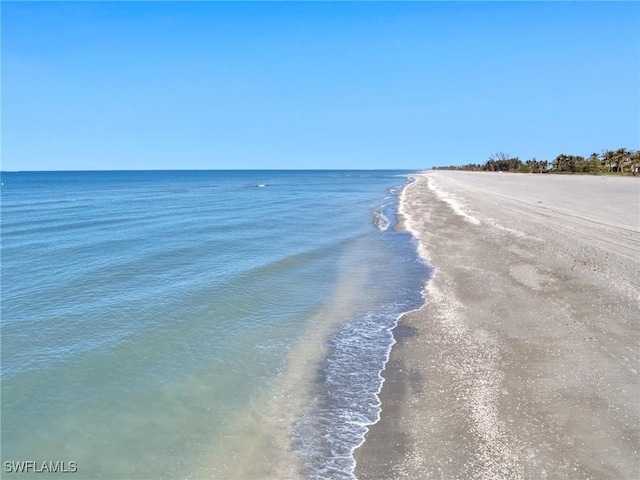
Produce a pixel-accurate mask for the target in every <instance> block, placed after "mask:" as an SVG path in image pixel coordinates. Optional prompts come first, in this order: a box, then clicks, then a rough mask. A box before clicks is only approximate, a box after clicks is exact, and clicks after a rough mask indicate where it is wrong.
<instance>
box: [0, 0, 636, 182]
mask: <svg viewBox="0 0 640 480" xmlns="http://www.w3.org/2000/svg"><path fill="white" fill-rule="evenodd" d="M1 8H2V169H3V170H92V169H99V170H110V169H174V168H177V169H191V168H194V169H226V168H257V169H260V168H408V169H421V168H427V167H430V166H436V165H449V164H462V163H469V162H474V163H475V162H477V163H481V162H484V161H485V160H486V158H487V157H488V156H489V155H490V154H492V153H495V152H498V151H504V152H507V153H510V154H511V155H514V156H519V157H520V158H521V159H523V160H526V159H529V158H531V157H534V156H535V157H537V158H538V159H548V160H551V159H553V158H554V157H555V156H556V155H557V154H559V153H571V154H580V155H585V156H586V155H589V154H590V153H592V152H594V151H595V152H600V151H601V150H602V149H617V148H620V147H626V148H631V149H638V148H640V139H639V135H640V133H639V132H640V4H639V3H637V2H632V3H613V2H602V3H599V2H598V3H587V2H561V3H551V2H532V3H529V2H497V3H485V2H447V3H440V2H357V3H356V2H333V3H324V2H304V3H297V2H260V3H253V2H240V3H233V2H229V3H222V2H175V3H174V2H139V3H136V2H69V3H60V2H44V3H33V2H7V1H3V2H2V7H1Z"/></svg>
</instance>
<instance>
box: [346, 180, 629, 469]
mask: <svg viewBox="0 0 640 480" xmlns="http://www.w3.org/2000/svg"><path fill="white" fill-rule="evenodd" d="M400 212H401V214H402V217H403V226H404V228H406V229H407V230H409V231H411V232H412V233H413V234H414V235H415V236H416V238H417V239H418V240H419V248H420V253H421V255H422V256H423V257H424V258H425V259H426V260H427V261H428V262H429V263H430V264H432V265H433V266H434V267H435V275H434V277H433V279H432V280H431V281H430V282H428V284H427V285H426V289H425V292H424V295H425V298H426V302H427V303H426V305H425V306H424V307H423V308H422V309H421V310H418V311H415V312H412V313H409V314H407V315H405V316H404V317H403V318H402V319H401V321H400V323H399V325H398V327H397V329H396V331H395V335H396V339H397V341H398V344H397V345H395V346H394V348H393V350H392V353H391V358H390V361H389V364H388V365H387V369H386V370H385V372H384V377H385V383H384V386H383V390H382V393H381V401H382V415H381V420H380V421H379V422H378V423H377V424H375V425H374V426H372V428H371V429H370V431H369V432H368V434H367V439H366V442H365V443H364V445H363V446H362V447H361V448H360V449H358V450H357V451H356V460H357V467H356V472H355V473H356V475H357V477H358V478H359V479H361V480H365V479H392V478H411V479H487V480H489V479H491V480H498V479H547V478H548V479H630V480H636V479H640V453H639V451H640V386H639V385H640V384H639V376H638V371H639V369H640V360H639V353H640V348H639V346H638V345H639V341H640V328H639V326H640V325H639V324H640V314H639V308H638V307H639V305H638V301H639V297H640V179H638V178H631V177H623V178H621V177H615V178H614V177H602V176H560V175H525V174H507V173H505V174H499V173H485V172H443V171H438V172H427V173H425V174H421V175H418V176H417V179H416V181H415V182H414V183H413V184H411V185H410V186H409V187H407V188H406V189H405V191H404V192H403V197H402V201H401V206H400Z"/></svg>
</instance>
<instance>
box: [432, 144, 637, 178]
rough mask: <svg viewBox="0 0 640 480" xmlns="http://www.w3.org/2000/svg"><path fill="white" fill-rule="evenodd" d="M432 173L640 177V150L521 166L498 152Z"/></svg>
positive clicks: (558, 159)
mask: <svg viewBox="0 0 640 480" xmlns="http://www.w3.org/2000/svg"><path fill="white" fill-rule="evenodd" d="M434 169H435V170H471V171H484V172H519V173H591V174H596V175H597V174H603V173H620V174H625V173H632V174H633V175H636V174H637V173H640V150H635V151H634V150H627V149H626V148H619V149H618V150H604V151H603V152H602V153H600V154H598V153H592V154H591V155H590V156H589V157H586V158H585V157H582V156H580V155H565V154H564V153H561V154H560V155H558V156H557V157H556V158H555V159H554V160H552V161H548V160H537V159H536V158H532V159H531V160H527V161H525V162H523V161H522V160H520V159H519V158H518V157H511V156H510V155H509V154H508V153H503V152H499V153H496V154H494V155H491V156H490V157H489V159H488V160H487V161H486V162H485V163H484V164H478V163H469V164H467V165H459V166H449V167H434Z"/></svg>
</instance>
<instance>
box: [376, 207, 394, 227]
mask: <svg viewBox="0 0 640 480" xmlns="http://www.w3.org/2000/svg"><path fill="white" fill-rule="evenodd" d="M373 224H374V225H375V226H376V228H377V229H378V230H380V231H381V232H384V231H385V230H387V229H388V228H389V225H391V222H390V221H389V219H388V218H387V217H386V215H385V214H384V213H383V212H382V209H380V210H376V211H375V212H373Z"/></svg>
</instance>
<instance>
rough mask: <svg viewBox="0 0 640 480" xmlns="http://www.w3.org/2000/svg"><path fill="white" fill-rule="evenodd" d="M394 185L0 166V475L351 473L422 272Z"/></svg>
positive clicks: (369, 179) (372, 178)
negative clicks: (52, 466)
mask: <svg viewBox="0 0 640 480" xmlns="http://www.w3.org/2000/svg"><path fill="white" fill-rule="evenodd" d="M403 173H406V172H394V171H371V172H364V171H316V172H312V171H157V172H16V173H3V174H2V183H3V186H2V331H1V334H2V337H1V341H2V345H1V346H2V351H1V355H2V357H1V359H2V410H1V419H2V462H3V468H4V473H5V475H7V476H10V475H9V473H8V472H7V466H6V463H5V462H15V461H27V460H33V461H36V462H43V461H52V462H55V461H61V462H67V463H68V462H75V464H76V465H77V470H78V471H77V473H76V474H75V478H111V479H113V478H127V479H157V478H243V479H244V478H267V477H271V478H293V477H302V478H353V474H352V471H353V466H354V463H353V457H352V455H351V454H352V451H353V449H354V448H356V447H357V446H358V445H359V444H360V443H361V442H362V439H363V434H364V432H366V425H368V424H371V423H372V422H375V421H376V419H377V416H378V413H379V407H378V403H377V397H376V393H377V392H378V390H379V388H380V385H381V379H380V376H379V371H380V369H381V368H382V367H383V365H384V362H385V361H386V358H387V355H388V352H389V348H390V346H391V344H392V343H393V337H392V335H391V333H390V329H391V328H392V327H393V326H394V324H395V322H396V320H397V317H398V315H399V314H400V313H402V312H404V311H407V310H410V309H413V308H416V307H418V306H419V305H420V304H421V303H422V298H421V297H420V289H421V285H422V283H423V281H424V279H425V277H426V275H427V272H426V267H425V266H424V265H423V264H421V263H420V262H419V261H418V259H417V254H416V251H415V245H414V244H413V241H412V239H411V237H410V236H409V235H407V234H404V233H398V232H396V231H394V229H393V228H392V227H393V225H394V224H395V222H396V219H395V208H396V204H397V194H398V193H399V191H400V190H401V188H402V186H403V185H404V184H405V182H406V179H405V177H403V176H402V174H403ZM36 465H37V464H36ZM31 473H32V474H31V475H25V474H21V475H20V478H30V477H33V478H43V477H46V476H47V475H46V474H42V473H34V472H31ZM54 476H60V474H56V475H54Z"/></svg>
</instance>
